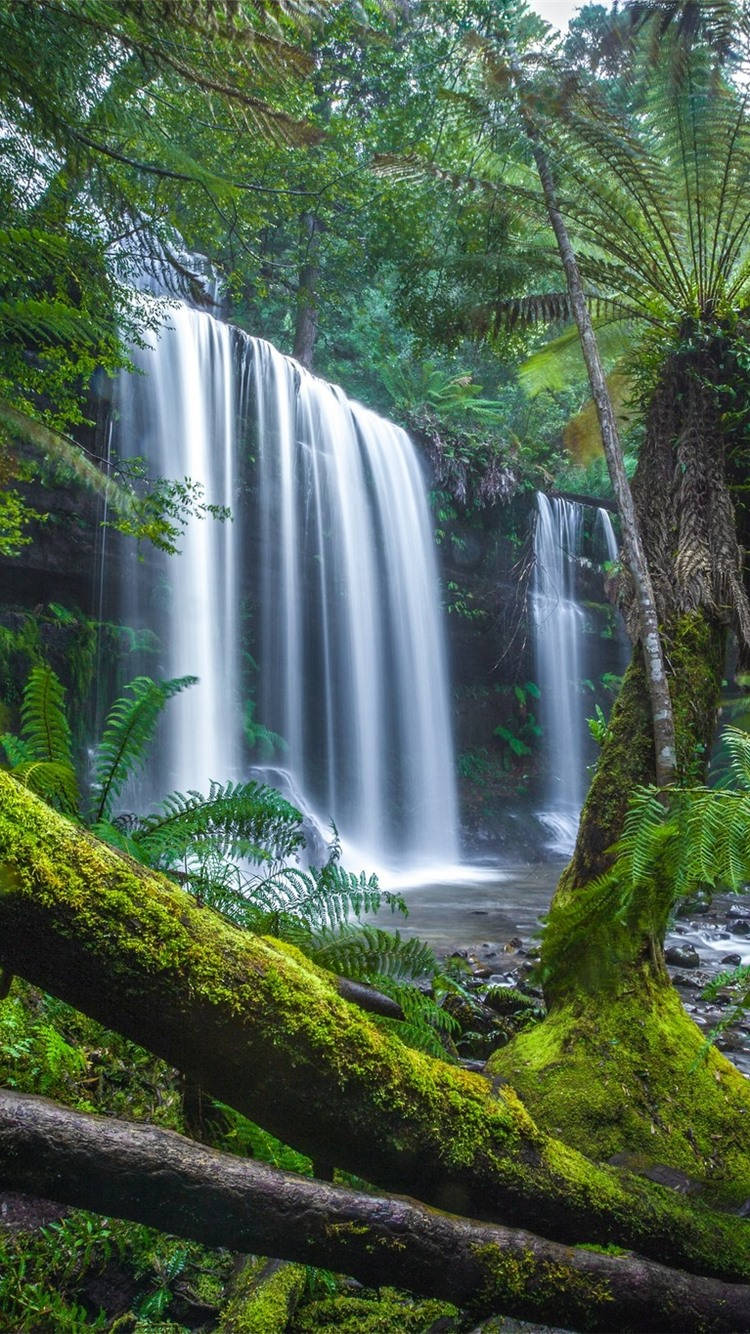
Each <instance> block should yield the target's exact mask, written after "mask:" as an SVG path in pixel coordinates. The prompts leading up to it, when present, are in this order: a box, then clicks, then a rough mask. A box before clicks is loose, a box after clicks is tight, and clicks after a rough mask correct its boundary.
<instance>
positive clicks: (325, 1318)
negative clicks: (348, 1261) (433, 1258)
mask: <svg viewBox="0 0 750 1334" xmlns="http://www.w3.org/2000/svg"><path fill="white" fill-rule="evenodd" d="M457 1314H458V1313H457V1311H456V1308H455V1306H450V1305H448V1303H447V1302H439V1301H414V1300H412V1299H411V1298H409V1297H408V1296H406V1294H405V1293H399V1292H396V1291H394V1290H393V1289H392V1288H381V1289H380V1291H379V1293H377V1294H375V1293H373V1294H372V1295H370V1296H360V1297H346V1296H340V1297H327V1298H325V1299H324V1300H322V1301H317V1302H311V1303H310V1304H309V1305H308V1306H306V1307H304V1308H303V1309H300V1310H299V1311H298V1312H297V1315H296V1317H295V1320H294V1322H293V1324H292V1326H291V1331H292V1332H293V1334H318V1331H320V1330H329V1329H330V1330H337V1331H338V1334H426V1331H428V1330H430V1329H431V1328H432V1327H433V1325H434V1324H435V1323H436V1322H437V1321H438V1320H448V1319H451V1318H456V1317H457ZM456 1328H458V1326H457V1325H456Z"/></svg>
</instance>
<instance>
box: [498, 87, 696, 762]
mask: <svg viewBox="0 0 750 1334" xmlns="http://www.w3.org/2000/svg"><path fill="white" fill-rule="evenodd" d="M513 71H514V74H515V76H516V80H517V82H518V86H519V97H520V104H521V118H522V121H523V124H524V128H525V130H526V135H527V137H528V140H529V144H530V147H531V151H532V154H533V157H534V162H535V163H536V168H537V173H538V175H539V180H540V183H541V186H542V191H543V194H544V202H545V204H546V207H547V213H548V216H549V220H550V225H551V227H552V230H553V232H554V234H555V240H556V241H557V248H558V251H559V253H560V260H561V262H562V266H563V270H564V272H565V280H566V282H567V286H568V293H569V296H570V304H571V308H572V311H573V317H574V319H575V322H576V324H577V326H578V334H579V337H580V340H581V350H582V352H583V359H584V362H585V364H586V371H587V373H588V377H589V384H590V386H591V395H592V398H593V400H594V405H595V407H596V413H597V417H598V419H599V426H600V429H601V434H602V443H603V445H604V455H605V458H606V460H607V467H608V469H609V475H610V478H611V481H612V488H613V490H614V493H615V499H616V501H617V508H618V510H619V513H620V522H621V526H622V544H623V555H624V560H625V564H626V566H627V568H628V570H629V572H630V575H631V577H632V580H633V584H634V587H635V591H636V599H637V604H638V612H639V632H640V640H641V645H642V649H643V657H644V663H645V668H646V681H647V684H648V693H649V699H650V701H651V721H652V726H653V734H654V753H655V770H656V781H657V784H658V786H659V787H667V786H668V785H669V784H670V783H671V782H673V780H674V774H675V766H676V763H677V755H676V744H675V729H674V718H673V714H672V702H671V699H670V695H669V683H668V680H667V672H666V666H665V662H664V650H663V646H662V640H661V634H660V631H659V617H658V612H657V607H656V599H655V597H654V590H653V586H652V582H651V574H650V572H649V568H648V561H647V559H646V553H645V551H644V548H643V543H642V541H641V535H640V531H639V527H638V520H637V517H636V513H635V506H634V504H633V496H632V493H631V490H630V484H629V482H628V479H627V475H626V472H625V464H624V461H623V456H622V447H621V445H620V437H619V432H618V430H617V421H616V418H615V412H614V408H613V406H612V400H611V398H610V395H609V389H608V388H607V379H606V376H605V374H604V369H603V367H602V363H601V358H600V356H599V347H598V344H597V341H596V334H595V333H594V326H593V324H592V322H591V315H590V312H589V308H588V303H587V301H586V296H585V293H584V290H583V282H582V281H581V273H580V269H579V267H578V261H577V259H576V254H575V251H574V249H573V245H572V243H571V240H570V236H569V235H568V229H567V227H566V225H565V220H564V218H563V216H562V213H561V212H560V207H559V204H558V199H557V190H556V188H555V182H554V178H553V175H552V169H551V166H550V162H549V158H548V156H547V153H546V150H545V148H544V146H543V144H542V141H541V138H540V135H539V131H538V129H537V127H536V124H535V122H534V119H533V117H532V115H531V114H530V112H529V111H528V109H527V107H526V104H525V88H524V80H523V76H522V74H521V71H520V67H519V65H518V63H517V62H514V66H513Z"/></svg>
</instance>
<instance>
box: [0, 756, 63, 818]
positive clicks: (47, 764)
mask: <svg viewBox="0 0 750 1334" xmlns="http://www.w3.org/2000/svg"><path fill="white" fill-rule="evenodd" d="M13 777H14V778H16V779H18V782H19V783H23V786H24V787H27V788H28V789H29V791H30V792H35V793H36V795H37V796H38V797H41V798H42V800H43V801H46V802H47V805H48V806H54V808H55V810H58V811H62V813H63V814H64V815H69V816H73V817H75V816H77V815H78V783H77V781H76V776H75V772H74V770H73V769H72V768H70V767H69V766H68V765H67V764H63V763H61V762H60V761H58V760H29V761H27V762H26V763H24V764H19V765H18V766H16V767H15V768H14V769H13Z"/></svg>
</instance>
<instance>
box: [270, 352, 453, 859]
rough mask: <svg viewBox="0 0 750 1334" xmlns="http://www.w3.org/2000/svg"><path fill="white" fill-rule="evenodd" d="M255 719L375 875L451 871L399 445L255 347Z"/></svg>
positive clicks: (437, 648)
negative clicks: (412, 869) (413, 869)
mask: <svg viewBox="0 0 750 1334" xmlns="http://www.w3.org/2000/svg"><path fill="white" fill-rule="evenodd" d="M253 357H254V365H255V372H256V374H255V385H256V390H255V392H256V401H257V413H258V436H259V445H258V523H259V531H260V545H261V552H262V559H261V569H260V588H259V601H260V612H261V617H260V619H261V625H260V648H259V667H260V700H259V705H260V710H259V711H260V716H261V718H262V720H263V722H264V723H265V724H266V725H267V726H268V727H271V728H272V729H273V730H274V731H275V732H278V733H280V734H281V736H282V737H284V739H285V741H286V743H287V746H288V756H289V759H288V763H289V766H290V768H291V770H292V772H293V774H294V776H295V779H296V781H297V782H298V783H299V784H300V786H301V788H302V790H303V791H304V792H305V793H306V794H307V797H308V799H309V800H310V801H311V803H312V806H313V808H314V809H315V810H316V811H317V812H318V813H319V815H320V816H321V818H323V819H328V818H329V817H333V818H334V819H335V821H336V823H337V825H339V827H340V829H341V831H342V832H343V833H344V835H345V838H346V840H347V841H348V842H349V843H350V844H352V845H354V846H355V847H356V848H357V850H358V851H359V852H361V853H362V854H363V855H364V854H367V855H369V856H374V855H375V854H377V856H378V859H379V860H380V862H381V863H382V862H383V860H385V861H386V862H391V863H396V862H397V861H399V862H403V861H407V862H410V863H412V864H426V863H439V862H441V861H442V862H445V861H449V862H453V861H455V860H456V858H457V842H458V840H457V834H456V829H457V813H456V797H455V788H454V757H453V745H452V738H451V724H450V713H449V702H448V688H447V671H446V664H445V647H444V643H443V629H442V625H441V618H440V611H439V593H438V578H437V568H436V560H435V553H434V539H433V535H432V529H431V524H430V517H429V511H428V507H427V500H426V495H425V489H424V483H423V480H422V476H421V473H420V469H419V464H418V460H417V457H416V454H415V451H414V448H413V446H412V444H411V441H410V440H409V437H408V436H407V435H406V433H405V432H404V431H402V430H400V429H399V428H398V427H396V426H394V425H392V423H390V422H387V421H384V420H383V419H382V418H381V417H378V416H376V414H375V413H373V412H370V411H368V410H367V409H366V408H363V407H362V406H360V405H359V404H357V403H352V402H350V401H349V400H348V399H347V398H346V397H345V395H344V394H343V393H342V392H341V390H340V389H336V388H334V387H333V386H331V385H328V384H326V383H325V382H324V381H322V380H319V379H316V378H315V377H314V376H312V375H310V374H309V373H308V372H306V371H304V370H302V368H301V367H299V366H298V365H297V364H296V363H295V362H293V361H291V360H290V359H289V358H288V357H283V356H281V355H280V354H279V353H278V352H276V351H275V349H274V348H272V347H271V346H270V344H268V343H265V342H262V341H260V340H258V341H254V342H253Z"/></svg>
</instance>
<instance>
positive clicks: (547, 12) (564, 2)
mask: <svg viewBox="0 0 750 1334" xmlns="http://www.w3.org/2000/svg"><path fill="white" fill-rule="evenodd" d="M528 2H529V7H530V8H531V9H534V10H536V12H537V14H538V15H539V16H540V18H543V19H546V21H547V23H554V25H555V27H556V28H561V29H563V30H564V29H565V28H567V26H568V23H569V22H570V20H571V19H572V17H573V15H574V14H575V12H576V10H577V9H580V7H581V3H582V0H528Z"/></svg>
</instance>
